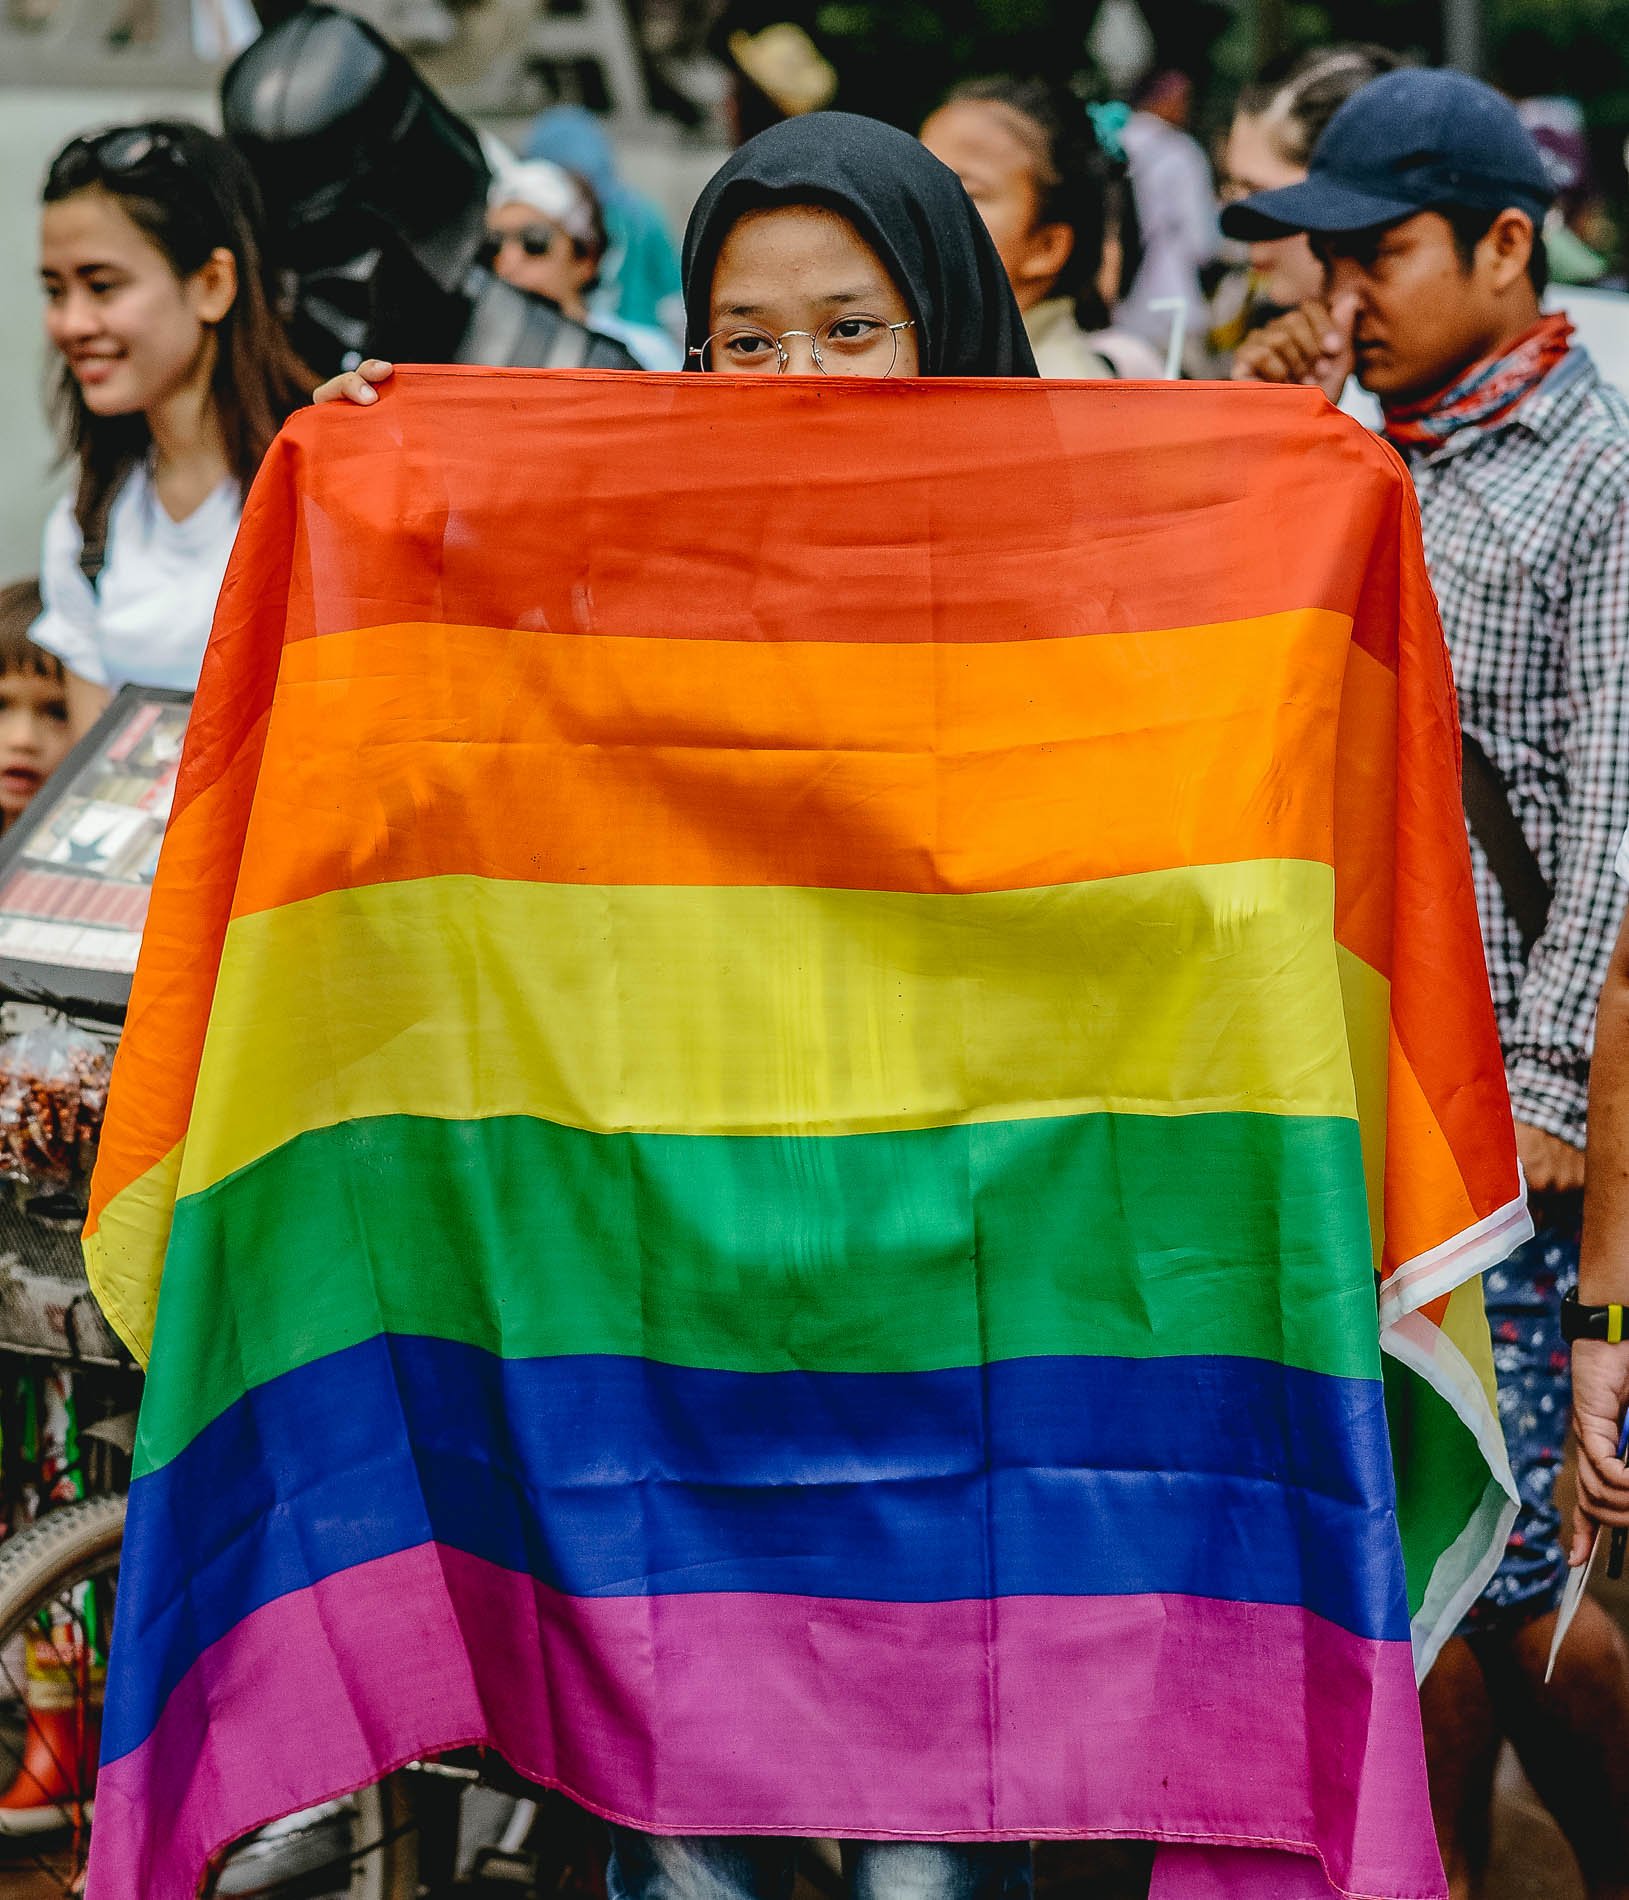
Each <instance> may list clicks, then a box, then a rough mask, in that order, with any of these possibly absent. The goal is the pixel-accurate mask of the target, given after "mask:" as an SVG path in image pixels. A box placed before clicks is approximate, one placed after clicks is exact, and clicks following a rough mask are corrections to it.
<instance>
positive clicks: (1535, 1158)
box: [1516, 1122, 1584, 1194]
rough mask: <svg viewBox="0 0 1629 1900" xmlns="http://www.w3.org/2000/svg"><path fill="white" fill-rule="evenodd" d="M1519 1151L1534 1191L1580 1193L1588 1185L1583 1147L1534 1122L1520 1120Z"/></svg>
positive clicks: (1517, 1150)
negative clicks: (1551, 1132)
mask: <svg viewBox="0 0 1629 1900" xmlns="http://www.w3.org/2000/svg"><path fill="white" fill-rule="evenodd" d="M1516 1153H1517V1154H1518V1155H1520V1156H1521V1164H1522V1172H1523V1173H1524V1174H1525V1175H1526V1176H1527V1191H1528V1192H1529V1193H1530V1194H1576V1193H1577V1192H1578V1190H1579V1189H1580V1188H1581V1187H1582V1186H1583V1185H1584V1155H1583V1150H1582V1149H1580V1148H1575V1147H1574V1146H1573V1145H1572V1143H1571V1142H1570V1141H1562V1140H1561V1138H1560V1137H1559V1136H1557V1135H1551V1134H1547V1133H1546V1132H1545V1130H1544V1129H1542V1128H1535V1127H1533V1125H1532V1124H1531V1123H1530V1122H1517V1124H1516Z"/></svg>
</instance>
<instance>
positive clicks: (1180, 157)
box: [1118, 72, 1222, 366]
mask: <svg viewBox="0 0 1629 1900" xmlns="http://www.w3.org/2000/svg"><path fill="white" fill-rule="evenodd" d="M1192 113H1193V81H1192V80H1191V79H1190V78H1189V77H1188V75H1187V74H1186V73H1179V72H1162V73H1156V74H1155V76H1154V77H1153V78H1152V79H1151V80H1150V81H1149V82H1148V84H1147V86H1145V87H1144V89H1143V92H1142V95H1141V97H1140V99H1139V101H1138V106H1137V110H1136V111H1135V112H1134V113H1132V115H1131V117H1130V118H1129V119H1128V120H1127V121H1126V127H1125V131H1124V132H1123V133H1122V135H1121V137H1122V139H1123V141H1124V144H1125V149H1126V157H1127V159H1128V160H1129V162H1130V165H1131V184H1132V189H1133V191H1135V193H1136V195H1137V219H1138V223H1139V225H1140V226H1141V229H1142V237H1143V260H1142V265H1141V268H1140V269H1139V270H1138V272H1137V274H1136V276H1135V277H1134V278H1133V279H1132V280H1131V282H1130V285H1129V287H1128V289H1127V291H1126V295H1125V299H1124V301H1123V302H1122V303H1121V305H1120V309H1119V312H1118V317H1119V321H1120V323H1121V325H1122V327H1123V328H1125V329H1127V330H1130V331H1132V332H1133V333H1134V334H1135V335H1137V336H1140V337H1142V338H1143V339H1144V340H1145V341H1146V342H1148V343H1151V344H1152V345H1153V346H1154V347H1155V349H1156V350H1159V351H1161V352H1162V353H1163V352H1164V350H1165V348H1166V346H1167V344H1168V342H1169V340H1170V338H1171V335H1172V330H1173V324H1180V325H1181V326H1182V331H1183V334H1184V335H1185V336H1186V337H1187V338H1188V339H1189V344H1190V347H1189V349H1188V350H1185V352H1184V360H1185V361H1188V362H1190V363H1191V364H1194V365H1196V366H1197V365H1198V364H1199V360H1200V358H1201V356H1202V354H1203V338H1204V329H1205V322H1206V302H1205V292H1204V289H1203V286H1202V284H1201V281H1200V277H1201V273H1202V272H1203V271H1204V269H1205V267H1206V266H1207V265H1208V264H1210V263H1211V262H1212V260H1213V259H1214V258H1215V257H1216V255H1217V253H1218V251H1219V250H1220V249H1221V241H1222V240H1221V232H1220V231H1219V230H1218V228H1217V224H1216V187H1215V183H1214V181H1213V180H1212V177H1211V169H1210V160H1209V159H1208V158H1206V156H1205V153H1204V150H1203V148H1202V147H1201V146H1200V144H1199V143H1198V141H1197V140H1196V139H1194V138H1193V137H1191V136H1190V134H1189V132H1188V130H1187V127H1188V122H1189V120H1190V118H1191V117H1192ZM1172 304H1178V305H1180V311H1174V310H1173V309H1172V308H1170V306H1171V305H1172ZM1156 305H1158V306H1160V307H1159V308H1156V307H1155V306H1156Z"/></svg>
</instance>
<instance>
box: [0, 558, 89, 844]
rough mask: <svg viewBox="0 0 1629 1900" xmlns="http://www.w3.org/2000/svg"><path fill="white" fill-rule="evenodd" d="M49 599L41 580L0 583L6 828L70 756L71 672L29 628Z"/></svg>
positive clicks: (0, 747)
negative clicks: (42, 594)
mask: <svg viewBox="0 0 1629 1900" xmlns="http://www.w3.org/2000/svg"><path fill="white" fill-rule="evenodd" d="M44 606H45V603H44V601H42V600H41V598H40V588H39V582H38V581H32V580H27V581H13V582H12V583H11V584H10V586H9V587H0V830H4V829H5V828H6V827H7V826H9V825H10V824H11V823H12V821H13V820H14V819H16V818H20V817H21V816H22V814H23V812H24V811H25V810H26V809H27V807H28V802H29V800H30V799H31V798H32V797H33V796H34V794H35V793H36V792H37V791H38V790H39V789H40V787H41V786H42V785H43V784H44V783H45V781H46V780H47V779H48V778H49V777H50V776H51V774H52V773H53V772H54V771H55V770H56V769H57V767H58V766H59V765H60V764H61V763H62V761H63V760H64V759H65V758H66V757H67V755H68V748H69V746H70V745H72V743H73V740H72V738H71V736H70V734H69V731H68V676H67V674H66V673H65V672H64V671H63V669H62V662H61V660H59V659H58V658H57V656H56V655H55V654H54V653H48V652H47V651H46V649H45V648H44V647H42V646H37V645H36V644H35V642H34V641H33V639H32V638H31V637H30V634H29V629H30V628H31V627H32V626H33V624H34V622H35V621H36V620H38V619H39V617H40V614H41V612H42V611H43V610H44Z"/></svg>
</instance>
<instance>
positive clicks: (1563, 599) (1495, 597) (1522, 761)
mask: <svg viewBox="0 0 1629 1900" xmlns="http://www.w3.org/2000/svg"><path fill="white" fill-rule="evenodd" d="M1407 459H1408V462H1409V468H1410V472H1411V473H1412V475H1413V477H1414V485H1415V488H1416V491H1417V492H1418V494H1419V498H1420V513H1421V517H1422V520H1423V523H1424V528H1425V552H1426V561H1427V565H1428V566H1429V568H1430V570H1431V580H1432V584H1433V586H1434V587H1435V589H1436V594H1437V600H1438V603H1439V604H1440V606H1441V608H1442V619H1443V627H1444V630H1445V632H1446V634H1447V637H1448V650H1449V653H1450V654H1451V656H1452V658H1453V664H1454V678H1455V681H1456V683H1457V685H1458V688H1459V711H1460V718H1461V720H1462V721H1463V723H1464V726H1465V730H1466V731H1467V732H1469V733H1471V734H1473V735H1474V736H1475V737H1476V738H1477V739H1478V740H1480V742H1481V744H1482V746H1483V748H1484V750H1485V751H1486V752H1487V755H1488V757H1489V759H1490V760H1491V761H1492V762H1493V764H1494V766H1495V767H1496V768H1497V770H1498V772H1499V775H1500V777H1501V778H1502V779H1503V780H1504V783H1505V786H1506V788H1507V790H1508V792H1509V794H1510V800H1511V804H1512V807H1513V808H1514V810H1515V813H1516V816H1517V818H1518V819H1519V820H1520V822H1521V827H1522V830H1523V832H1524V833H1525V835H1526V838H1527V841H1528V843H1529V844H1530V845H1531V846H1532V849H1533V851H1534V853H1535V854H1536V856H1537V858H1538V861H1539V864H1540V866H1541V867H1542V868H1543V871H1544V875H1545V877H1546V879H1547V880H1548V882H1549V883H1550V886H1551V888H1552V889H1553V891H1554V893H1555V901H1554V903H1553V905H1552V907H1551V911H1550V917H1549V922H1548V925H1547V926H1546V928H1545V932H1544V935H1543V936H1542V937H1541V938H1540V940H1539V942H1538V943H1537V944H1536V945H1535V946H1534V949H1533V954H1532V957H1531V959H1525V958H1524V957H1523V955H1522V946H1521V938H1520V936H1519V934H1518V932H1517V930H1516V927H1515V925H1514V923H1513V922H1512V921H1511V918H1510V915H1509V912H1508V910H1507V908H1506V905H1505V901H1504V897H1503V895H1502V893H1501V892H1500V889H1499V885H1498V882H1497V880H1496V879H1495V878H1494V876H1493V873H1492V872H1491V871H1490V870H1489V869H1488V865H1487V860H1486V858H1485V857H1484V856H1483V853H1482V849H1481V846H1480V845H1478V844H1477V842H1476V840H1475V839H1474V838H1473V839H1472V840H1471V858H1472V868H1473V871H1474V874H1475V879H1476V898H1477V905H1478V907H1479V909H1480V911H1481V914H1482V934H1483V939H1484V941H1485V943H1486V945H1487V953H1488V975H1489V977H1490V979H1491V981H1492V985H1493V1001H1494V1007H1495V1009H1496V1011H1497V1013H1498V1017H1499V1032H1500V1035H1501V1037H1502V1038H1503V1041H1504V1048H1505V1062H1506V1066H1507V1069H1508V1072H1509V1076H1510V1093H1511V1104H1512V1107H1513V1108H1514V1110H1515V1113H1516V1119H1517V1120H1518V1121H1524V1122H1530V1123H1531V1124H1532V1125H1533V1126H1534V1127H1536V1128H1543V1129H1546V1130H1548V1132H1549V1133H1551V1134H1553V1135H1559V1136H1561V1137H1562V1139H1563V1140H1566V1141H1570V1142H1572V1143H1574V1144H1575V1145H1576V1146H1579V1147H1582V1145H1583V1142H1584V1127H1585V1103H1586V1096H1587V1090H1588V1083H1589V1058H1590V1052H1591V1049H1592V1047H1593V1043H1594V1028H1595V1004H1596V1000H1597V998H1598V997H1599V995H1600V991H1601V983H1602V980H1603V978H1604V977H1605V974H1606V966H1607V959H1608V956H1609V954H1610V952H1611V948H1612V942H1613V939H1614V937H1615V936H1616V934H1617V926H1618V920H1619V917H1620V914H1621V912H1622V908H1623V892H1622V889H1621V887H1619V886H1617V885H1616V883H1615V880H1614V877H1613V872H1612V865H1613V856H1614V853H1615V852H1616V850H1617V846H1618V841H1619V839H1620V838H1621V837H1622V836H1623V834H1624V830H1625V827H1626V826H1629V402H1626V401H1625V400H1624V398H1623V396H1621V395H1620V394H1619V393H1618V392H1617V391H1616V390H1615V389H1613V388H1611V387H1609V386H1608V385H1607V384H1605V383H1603V382H1602V380H1601V377H1600V374H1599V372H1598V371H1597V370H1596V368H1595V365H1594V363H1593V362H1592V361H1591V360H1590V357H1589V354H1588V352H1587V351H1585V350H1583V349H1581V348H1579V347H1577V346H1576V345H1575V346H1574V347H1573V348H1572V349H1571V350H1570V351H1569V352H1568V353H1567V355H1566V356H1565V357H1564V358H1563V359H1562V360H1561V362H1560V363H1558V364H1557V365H1556V367H1555V368H1554V369H1553V370H1552V371H1551V372H1550V374H1549V375H1548V376H1547V377H1546V378H1545V379H1544V381H1543V382H1542V383H1540V385H1539V386H1538V388H1537V389H1536V390H1535V391H1534V392H1533V394H1532V395H1531V396H1529V397H1528V398H1527V399H1526V400H1525V401H1524V402H1522V403H1521V404H1520V405H1519V406H1518V407H1517V408H1516V409H1515V410H1514V411H1513V412H1512V413H1511V414H1510V415H1508V416H1506V417H1505V418H1503V420H1501V421H1499V422H1496V423H1493V424H1490V425H1488V426H1486V427H1481V428H1478V427H1476V426H1474V425H1473V426H1471V427H1467V428H1464V429H1461V430H1460V431H1459V432H1458V433H1456V434H1455V435H1453V436H1451V437H1450V438H1449V439H1448V441H1447V442H1445V443H1443V444H1442V445H1441V446H1440V447H1437V448H1434V449H1428V450H1425V449H1414V450H1410V451H1409V452H1408V455H1407ZM1446 974H1447V973H1446V972H1445V973H1444V976H1445V980H1446Z"/></svg>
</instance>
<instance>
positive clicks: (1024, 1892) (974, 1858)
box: [606, 1827, 1030, 1900]
mask: <svg viewBox="0 0 1629 1900" xmlns="http://www.w3.org/2000/svg"><path fill="white" fill-rule="evenodd" d="M842 1848H843V1873H844V1877H845V1880H846V1883H847V1886H848V1891H849V1895H850V1900H1029V1895H1030V1849H1029V1842H1028V1841H992V1842H979V1841H975V1842H961V1841H844V1842H843V1843H842ZM797 1849H798V1843H797V1842H796V1841H789V1840H775V1839H770V1838H766V1837H762V1836H758V1835H734V1834H641V1833H639V1832H638V1831H637V1830H635V1829H634V1828H631V1827H612V1829H611V1861H610V1865H609V1867H608V1868H607V1870H606V1886H607V1888H608V1889H609V1892H610V1900H791V1894H792V1872H793V1865H794V1862H795V1859H796V1856H797Z"/></svg>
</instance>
